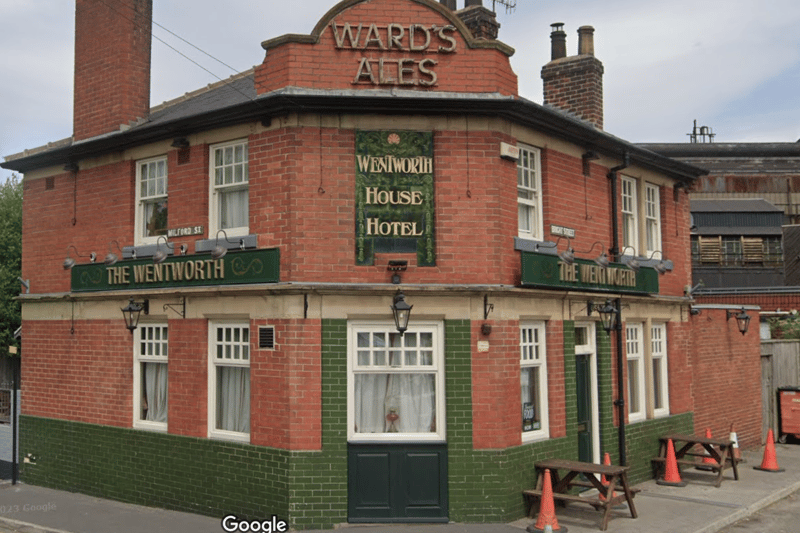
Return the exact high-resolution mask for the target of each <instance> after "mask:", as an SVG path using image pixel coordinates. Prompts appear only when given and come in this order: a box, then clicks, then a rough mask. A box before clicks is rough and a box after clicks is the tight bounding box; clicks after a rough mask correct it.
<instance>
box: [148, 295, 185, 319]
mask: <svg viewBox="0 0 800 533" xmlns="http://www.w3.org/2000/svg"><path fill="white" fill-rule="evenodd" d="M167 308H169V309H172V310H173V311H174V312H176V313H177V314H179V315H180V317H181V318H186V297H185V296H182V297H181V301H180V302H178V303H176V304H164V311H166V310H167ZM145 314H146V313H145Z"/></svg>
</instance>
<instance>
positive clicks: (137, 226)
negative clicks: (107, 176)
mask: <svg viewBox="0 0 800 533" xmlns="http://www.w3.org/2000/svg"><path fill="white" fill-rule="evenodd" d="M162 165H163V166H162ZM143 167H146V168H148V173H149V172H150V171H151V170H158V169H160V168H163V171H164V175H163V176H160V175H159V176H156V178H155V179H153V180H151V181H152V182H153V183H154V187H155V191H153V192H152V194H149V193H147V194H143V192H142V168H143ZM148 179H149V178H148ZM162 180H163V191H159V190H158V187H159V186H160V183H159V182H160V181H162ZM135 188H136V215H135V221H134V232H135V237H134V243H135V244H137V245H142V244H156V243H157V242H158V238H159V237H160V235H155V236H145V234H144V232H145V227H146V225H147V220H145V214H144V210H145V206H146V205H149V204H152V203H154V202H155V201H157V200H160V199H164V200H165V201H167V205H169V202H168V200H169V196H168V194H169V168H168V165H167V157H166V156H159V157H154V158H151V159H144V160H141V161H137V162H136V187H135ZM167 217H169V211H167ZM168 220H169V218H168ZM168 228H169V224H168V225H167V228H164V233H163V236H164V237H166V235H167V233H166V230H167V229H168Z"/></svg>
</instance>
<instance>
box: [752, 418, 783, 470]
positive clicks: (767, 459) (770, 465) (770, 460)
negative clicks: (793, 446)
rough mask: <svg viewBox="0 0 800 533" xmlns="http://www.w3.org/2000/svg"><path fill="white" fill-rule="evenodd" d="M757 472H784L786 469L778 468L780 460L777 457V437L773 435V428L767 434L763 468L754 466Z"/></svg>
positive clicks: (762, 462)
mask: <svg viewBox="0 0 800 533" xmlns="http://www.w3.org/2000/svg"><path fill="white" fill-rule="evenodd" d="M753 468H755V469H756V470H763V471H764V472H783V471H785V470H786V469H785V468H780V467H778V458H777V457H775V437H774V436H773V434H772V428H769V431H768V432H767V445H766V447H765V448H764V460H763V461H761V466H754V467H753Z"/></svg>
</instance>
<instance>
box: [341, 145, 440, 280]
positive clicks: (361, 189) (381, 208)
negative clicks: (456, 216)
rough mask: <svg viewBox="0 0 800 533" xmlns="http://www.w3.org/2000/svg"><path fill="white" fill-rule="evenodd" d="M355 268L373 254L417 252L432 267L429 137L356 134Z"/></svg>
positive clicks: (371, 261)
mask: <svg viewBox="0 0 800 533" xmlns="http://www.w3.org/2000/svg"><path fill="white" fill-rule="evenodd" d="M355 164H356V191H355V196H356V264H357V265H372V264H374V261H375V254H376V253H415V254H417V264H418V265H419V266H434V265H435V264H436V252H435V244H436V242H435V239H436V237H435V231H434V223H433V214H434V210H433V209H434V208H433V193H434V189H433V133H432V132H416V131H358V132H356V161H355Z"/></svg>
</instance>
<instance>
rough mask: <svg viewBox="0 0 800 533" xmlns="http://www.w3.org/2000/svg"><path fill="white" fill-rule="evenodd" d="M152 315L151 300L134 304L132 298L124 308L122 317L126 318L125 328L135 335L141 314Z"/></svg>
mask: <svg viewBox="0 0 800 533" xmlns="http://www.w3.org/2000/svg"><path fill="white" fill-rule="evenodd" d="M142 312H144V314H146V315H149V314H150V300H145V301H143V302H134V301H133V297H131V299H130V301H129V302H128V305H127V306H125V307H123V308H122V316H123V317H124V318H125V327H126V328H128V331H130V332H131V334H133V330H135V329H136V328H137V327H139V316H140V315H141V313H142Z"/></svg>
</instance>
